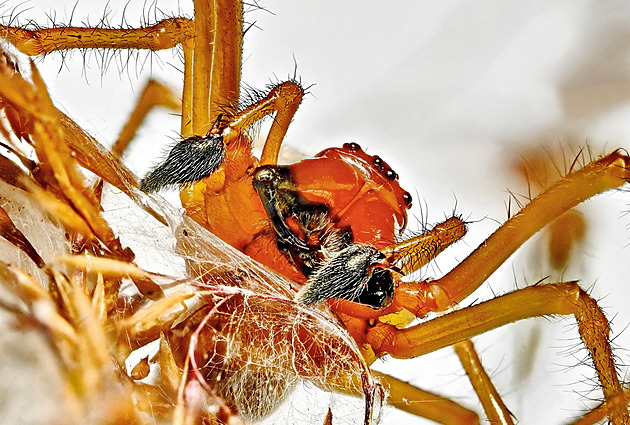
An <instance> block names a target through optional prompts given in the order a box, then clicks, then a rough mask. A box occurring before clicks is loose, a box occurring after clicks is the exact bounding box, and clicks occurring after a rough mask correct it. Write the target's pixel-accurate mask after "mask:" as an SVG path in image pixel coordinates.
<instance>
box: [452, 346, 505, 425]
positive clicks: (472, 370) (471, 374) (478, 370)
mask: <svg viewBox="0 0 630 425" xmlns="http://www.w3.org/2000/svg"><path fill="white" fill-rule="evenodd" d="M453 347H454V348H455V353H457V356H458V357H459V361H460V362H461V363H462V366H463V367H464V370H465V371H466V375H468V378H469V379H470V383H471V384H472V386H473V388H474V389H475V392H476V393H477V397H478V398H479V401H480V402H481V405H482V406H483V410H484V411H485V412H486V417H487V418H488V421H489V422H490V423H491V424H497V425H514V421H513V420H512V416H511V415H510V411H509V410H508V408H507V407H506V406H505V403H503V400H502V399H501V396H500V395H499V393H498V392H497V389H496V388H495V387H494V384H493V383H492V381H491V380H490V377H489V376H488V373H487V372H486V370H485V369H484V367H483V365H482V364H481V360H480V359H479V355H478V354H477V350H475V346H474V345H473V343H472V341H471V340H469V339H465V340H463V341H461V342H458V343H457V344H455V345H454V346H453Z"/></svg>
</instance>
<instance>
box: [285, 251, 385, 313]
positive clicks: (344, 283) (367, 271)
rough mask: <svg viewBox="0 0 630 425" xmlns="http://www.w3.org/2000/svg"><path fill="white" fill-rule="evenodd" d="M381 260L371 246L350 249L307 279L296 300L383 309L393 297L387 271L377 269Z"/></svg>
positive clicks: (308, 303)
mask: <svg viewBox="0 0 630 425" xmlns="http://www.w3.org/2000/svg"><path fill="white" fill-rule="evenodd" d="M381 259H382V254H381V253H380V252H379V251H377V250H376V248H374V247H373V246H371V245H367V244H354V245H350V246H348V247H347V248H345V249H343V250H342V251H340V252H339V253H338V254H337V255H336V256H335V257H333V258H332V259H331V260H330V261H328V262H327V263H326V264H324V265H323V266H322V267H321V268H320V269H318V270H317V271H316V272H315V273H314V274H313V275H312V276H311V279H310V280H309V282H308V283H307V284H306V285H305V286H304V288H303V289H302V290H301V291H300V292H299V293H298V296H297V299H298V300H299V301H301V302H303V303H304V304H307V305H313V304H316V303H318V302H320V301H325V300H327V299H329V298H340V299H345V300H348V301H352V302H356V303H360V304H366V305H369V306H370V307H372V308H375V309H380V308H383V307H385V306H386V305H387V304H388V300H391V298H392V296H393V293H394V284H393V281H392V278H391V273H390V268H391V267H388V268H381V267H378V266H380V263H379V260H381ZM375 266H376V267H375Z"/></svg>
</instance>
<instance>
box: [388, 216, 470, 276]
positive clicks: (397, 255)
mask: <svg viewBox="0 0 630 425" xmlns="http://www.w3.org/2000/svg"><path fill="white" fill-rule="evenodd" d="M465 234H466V223H464V222H463V221H462V220H461V219H460V218H459V217H451V218H449V219H448V220H446V221H445V222H443V223H440V224H438V225H436V226H435V227H434V228H433V229H431V230H429V231H428V232H426V233H423V234H421V235H418V236H416V237H413V238H409V239H406V240H404V241H401V242H398V243H395V244H392V245H389V246H387V247H385V248H383V249H381V250H380V251H381V252H382V253H383V254H385V257H387V258H388V260H389V261H391V262H392V263H395V264H396V266H397V267H398V268H399V269H400V270H401V271H402V272H403V273H404V274H409V273H413V272H415V271H417V270H419V269H420V268H421V267H424V266H425V265H427V264H428V263H429V262H430V261H432V260H433V259H434V258H435V257H437V256H438V254H439V253H441V252H442V251H444V250H445V249H446V248H448V247H449V246H451V245H452V244H453V243H455V242H457V241H458V240H460V239H461V238H463V237H464V235H465Z"/></svg>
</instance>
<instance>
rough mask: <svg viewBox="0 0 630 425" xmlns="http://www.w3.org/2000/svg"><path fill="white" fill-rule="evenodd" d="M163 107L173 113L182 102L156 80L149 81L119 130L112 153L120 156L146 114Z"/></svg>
mask: <svg viewBox="0 0 630 425" xmlns="http://www.w3.org/2000/svg"><path fill="white" fill-rule="evenodd" d="M158 106H161V107H164V108H167V109H171V110H173V111H181V109H182V102H181V100H180V99H179V97H178V96H176V95H175V94H174V93H173V91H172V90H171V89H170V88H169V87H166V86H165V85H164V84H162V83H160V82H159V81H156V80H149V81H147V84H146V85H145V86H144V88H143V89H142V92H140V96H138V100H137V101H136V105H135V107H134V109H133V111H132V112H131V115H129V118H128V119H127V122H126V123H125V125H124V126H123V128H122V130H120V134H119V135H118V138H117V139H116V142H115V143H114V145H113V146H112V153H113V154H115V155H118V156H121V155H122V154H123V152H124V151H125V149H126V148H127V146H128V145H129V143H130V142H131V140H133V138H134V137H135V135H136V132H137V131H138V128H139V127H140V125H141V124H142V122H143V121H144V119H145V118H146V116H147V114H148V113H149V112H150V111H151V110H152V109H153V108H155V107H158Z"/></svg>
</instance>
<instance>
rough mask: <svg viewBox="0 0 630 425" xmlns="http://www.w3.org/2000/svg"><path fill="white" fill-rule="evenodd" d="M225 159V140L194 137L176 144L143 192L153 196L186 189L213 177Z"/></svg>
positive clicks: (216, 136) (145, 181) (142, 184)
mask: <svg viewBox="0 0 630 425" xmlns="http://www.w3.org/2000/svg"><path fill="white" fill-rule="evenodd" d="M224 156H225V145H224V144H223V136H221V135H220V134H208V135H206V136H192V137H189V138H188V139H184V140H182V141H181V142H179V143H178V144H176V145H175V146H174V147H173V149H172V150H171V151H170V152H169V154H168V157H167V158H166V160H164V162H162V163H161V164H160V165H158V166H157V167H155V168H154V169H153V171H151V172H150V173H149V174H147V175H146V176H145V177H144V178H143V179H142V180H141V181H140V190H142V191H144V192H147V193H151V192H157V191H159V190H161V189H164V188H166V187H169V186H173V185H180V186H182V185H186V184H189V183H193V182H196V181H199V180H201V179H203V178H205V177H208V176H210V175H211V174H212V173H214V172H215V171H216V169H217V168H219V165H221V163H222V162H223V158H224Z"/></svg>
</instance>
